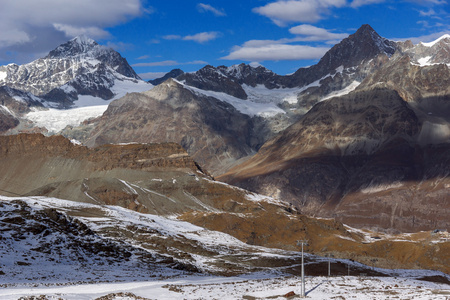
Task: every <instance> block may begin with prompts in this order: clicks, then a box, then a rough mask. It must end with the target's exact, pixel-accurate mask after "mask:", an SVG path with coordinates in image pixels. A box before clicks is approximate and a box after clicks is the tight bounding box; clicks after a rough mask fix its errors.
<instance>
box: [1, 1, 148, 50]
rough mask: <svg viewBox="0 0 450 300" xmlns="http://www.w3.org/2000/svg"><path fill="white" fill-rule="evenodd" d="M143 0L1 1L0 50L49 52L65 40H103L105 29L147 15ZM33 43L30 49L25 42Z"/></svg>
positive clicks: (106, 35)
mask: <svg viewBox="0 0 450 300" xmlns="http://www.w3.org/2000/svg"><path fill="white" fill-rule="evenodd" d="M141 1H142V0H96V1H92V0H77V1H72V0H45V1H36V0H20V1H17V0H2V1H1V2H2V4H1V9H0V28H1V29H2V34H1V35H0V48H3V49H4V50H5V51H17V52H27V51H28V52H29V51H34V52H37V51H44V49H45V51H48V49H49V48H50V47H54V46H56V45H58V44H60V43H62V42H64V41H66V40H67V38H72V37H74V36H77V35H80V34H86V35H89V36H91V37H93V38H106V37H109V36H110V34H109V33H108V32H107V31H106V29H105V28H108V27H111V26H115V25H118V24H121V23H123V22H126V21H128V20H130V19H132V18H135V17H138V16H141V15H142V14H145V13H148V12H149V10H146V9H145V8H144V7H143V5H142V3H141ZM30 42H32V43H33V47H30V46H29V44H28V43H30Z"/></svg>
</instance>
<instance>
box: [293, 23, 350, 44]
mask: <svg viewBox="0 0 450 300" xmlns="http://www.w3.org/2000/svg"><path fill="white" fill-rule="evenodd" d="M289 32H290V33H292V34H295V35H299V36H302V37H301V38H299V39H300V40H301V41H311V42H312V41H327V40H342V39H345V38H346V37H348V34H346V33H333V32H330V31H328V30H326V29H324V28H319V27H316V26H312V25H308V24H303V25H298V26H295V27H292V28H290V29H289Z"/></svg>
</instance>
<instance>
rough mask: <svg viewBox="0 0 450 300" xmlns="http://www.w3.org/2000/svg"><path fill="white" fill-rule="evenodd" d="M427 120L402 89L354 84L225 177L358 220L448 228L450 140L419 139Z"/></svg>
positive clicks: (305, 207)
mask: <svg viewBox="0 0 450 300" xmlns="http://www.w3.org/2000/svg"><path fill="white" fill-rule="evenodd" d="M421 127H422V124H421V122H420V121H419V118H418V117H417V116H416V115H415V113H414V112H413V110H411V109H410V108H409V107H408V105H407V104H406V102H404V101H403V99H402V98H401V97H400V96H399V95H398V94H397V93H396V92H394V91H392V90H389V89H385V88H372V89H367V90H361V91H358V92H353V93H351V94H349V95H347V96H343V97H340V98H334V99H330V100H327V101H324V102H321V103H319V104H317V105H316V106H314V107H313V109H311V111H309V112H308V113H307V114H306V115H305V116H304V117H303V118H302V119H301V120H300V121H299V122H297V123H296V124H294V125H292V126H291V127H289V128H288V129H286V130H285V131H283V132H282V133H281V134H279V135H278V136H277V137H275V138H273V139H272V140H269V141H268V142H267V143H266V144H265V145H264V146H263V147H262V148H261V149H260V150H259V152H258V153H257V154H256V155H255V156H254V157H253V158H251V159H250V160H248V161H247V162H245V163H243V164H242V165H240V166H237V167H236V168H234V169H232V170H231V171H230V172H229V173H227V174H225V175H223V176H221V177H219V179H221V180H225V181H226V182H229V183H233V184H237V185H239V186H241V187H245V188H248V189H250V190H253V191H257V192H259V193H263V194H268V195H272V196H275V197H278V198H280V199H283V200H286V201H289V202H290V203H293V204H295V205H296V206H297V207H299V208H301V210H302V211H303V212H304V213H308V214H311V215H316V216H326V217H335V218H337V219H338V220H341V221H343V222H345V223H348V224H352V225H355V226H359V227H372V228H373V227H379V228H384V229H388V228H391V229H395V230H405V231H410V230H414V231H416V230H424V229H431V228H434V227H436V226H437V227H439V226H441V227H443V228H447V227H448V226H449V225H450V224H448V220H447V217H446V216H445V215H446V211H448V201H447V200H448V194H447V195H445V194H446V192H445V189H446V188H447V186H448V184H449V179H448V175H449V174H450V168H449V165H450V164H449V162H450V156H449V155H448V154H449V152H448V151H449V149H450V146H449V144H442V145H437V146H427V147H421V146H419V145H418V144H417V141H418V137H419V133H420V132H421ZM433 156H435V157H439V159H437V160H434V159H430V157H433ZM425 174H427V175H425ZM431 174H433V175H431ZM420 182H422V184H420ZM431 186H435V188H436V191H435V193H434V194H433V195H430V194H429V196H428V197H424V198H422V197H419V196H417V195H419V194H420V195H422V196H423V195H424V194H427V193H426V192H425V191H427V189H428V188H429V187H431ZM409 188H412V189H413V190H415V192H414V196H413V194H410V193H408V190H409ZM385 190H388V191H389V192H387V193H386V192H385ZM382 192H385V194H383V198H382V199H384V200H383V205H379V203H378V201H379V199H380V193H382ZM406 195H409V196H406ZM405 197H408V198H409V199H408V200H403V199H405ZM377 199H378V200H377ZM387 199H389V200H387ZM431 199H433V200H431ZM344 203H345V204H344ZM377 203H378V204H377ZM430 203H433V204H430ZM375 207H376V209H373V208H375ZM442 207H446V209H444V210H440V208H442Z"/></svg>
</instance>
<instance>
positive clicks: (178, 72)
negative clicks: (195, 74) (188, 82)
mask: <svg viewBox="0 0 450 300" xmlns="http://www.w3.org/2000/svg"><path fill="white" fill-rule="evenodd" d="M182 74H184V72H183V70H180V69H173V70H171V71H170V72H169V73H166V75H164V76H163V77H161V78H156V79H153V80H149V81H148V82H149V83H151V84H153V85H158V84H160V83H163V82H164V81H166V80H167V79H169V78H176V77H178V76H180V75H182Z"/></svg>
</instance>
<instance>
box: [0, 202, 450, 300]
mask: <svg viewBox="0 0 450 300" xmlns="http://www.w3.org/2000/svg"><path fill="white" fill-rule="evenodd" d="M0 212H1V214H0V229H1V232H2V236H1V237H2V247H1V248H0V282H1V286H2V288H1V289H0V299H18V298H20V297H31V296H40V295H44V296H41V297H45V298H42V299H54V298H58V299H97V298H98V297H102V296H105V297H106V296H107V298H101V299H149V298H150V299H240V298H246V297H247V298H250V297H251V298H264V297H270V298H275V299H279V298H280V299H282V297H283V296H284V295H286V294H287V293H289V292H294V293H295V294H297V295H298V294H300V286H301V284H300V277H299V276H298V275H297V276H292V275H289V274H287V273H285V271H287V270H288V269H295V268H298V267H299V262H300V261H299V258H300V253H299V252H289V251H282V250H276V249H270V248H263V247H255V246H249V245H247V244H244V243H242V242H240V241H238V240H236V239H235V238H233V237H230V236H229V235H226V234H223V233H219V232H215V231H210V230H205V229H203V228H201V227H198V226H194V225H192V224H189V223H187V222H181V221H176V220H171V219H167V218H163V217H159V216H155V215H148V214H141V213H137V212H134V211H130V210H127V209H124V208H120V207H116V206H104V205H93V204H83V203H76V202H71V201H65V200H61V199H55V198H46V197H18V198H9V197H3V196H0ZM328 260H330V270H331V274H332V275H340V276H339V277H325V275H326V273H327V268H326V265H327V262H328ZM305 263H306V283H305V287H306V290H305V291H306V294H307V296H308V297H312V298H314V299H330V298H331V297H342V298H358V299H386V298H387V297H391V296H393V297H396V298H400V299H410V298H411V297H413V298H414V299H443V297H445V296H446V295H448V294H449V293H450V290H449V288H450V287H449V285H448V284H446V283H445V282H447V283H448V282H450V278H449V276H448V275H445V274H443V273H441V272H436V271H426V270H386V269H379V268H372V267H367V266H364V265H362V264H359V263H356V262H353V261H350V260H339V259H326V258H321V257H316V256H313V255H310V254H308V253H306V254H305ZM318 264H322V265H318ZM254 265H256V266H257V267H255V266H254ZM238 266H241V268H242V270H245V272H244V273H246V274H240V273H239V272H238V273H234V276H231V277H222V276H218V275H211V274H208V271H214V270H217V269H220V268H223V269H224V270H226V271H227V272H231V273H230V274H232V275H233V270H235V269H236V268H237V267H238ZM238 268H239V267H238ZM199 270H201V271H203V273H199V272H198V271H199ZM296 273H297V274H298V272H296ZM349 273H350V274H349ZM371 274H378V276H382V277H371ZM367 275H369V276H370V277H368V276H367ZM361 276H363V277H361ZM419 280H420V281H419ZM424 280H425V281H424ZM429 281H435V282H441V283H435V282H429ZM139 297H144V298H139ZM27 299H34V298H27ZM99 299H100V298H99Z"/></svg>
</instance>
